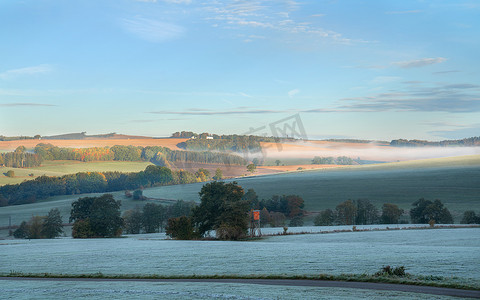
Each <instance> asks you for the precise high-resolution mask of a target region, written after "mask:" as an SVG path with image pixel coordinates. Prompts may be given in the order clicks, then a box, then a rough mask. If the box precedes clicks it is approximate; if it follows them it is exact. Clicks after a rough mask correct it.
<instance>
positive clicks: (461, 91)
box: [308, 84, 480, 113]
mask: <svg viewBox="0 0 480 300" xmlns="http://www.w3.org/2000/svg"><path fill="white" fill-rule="evenodd" d="M339 104H340V105H339V106H337V107H335V108H333V109H330V110H310V111H308V112H327V111H329V112H332V111H335V112H383V111H418V112H427V111H428V112H433V111H441V112H450V113H471V112H479V111H480V86H479V85H474V84H448V85H444V84H438V85H436V86H421V85H407V87H406V88H405V89H401V90H397V91H390V92H388V93H380V94H373V95H369V96H361V97H350V98H343V99H341V100H340V102H339Z"/></svg>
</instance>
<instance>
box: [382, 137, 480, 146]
mask: <svg viewBox="0 0 480 300" xmlns="http://www.w3.org/2000/svg"><path fill="white" fill-rule="evenodd" d="M478 145H480V136H475V137H470V138H464V139H460V140H444V141H439V142H431V141H424V140H406V139H398V140H392V141H391V142H390V146H394V147H425V146H437V147H438V146H440V147H447V146H478Z"/></svg>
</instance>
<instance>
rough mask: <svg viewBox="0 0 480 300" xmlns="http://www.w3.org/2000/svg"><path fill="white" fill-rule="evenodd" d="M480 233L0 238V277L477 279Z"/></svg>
mask: <svg viewBox="0 0 480 300" xmlns="http://www.w3.org/2000/svg"><path fill="white" fill-rule="evenodd" d="M479 236H480V229H479V228H465V229H435V230H395V231H367V232H345V233H335V234H309V235H289V236H276V237H269V238H266V239H264V240H260V241H255V242H223V241H174V240H164V236H163V235H161V234H158V235H140V236H130V237H128V238H123V239H84V240H75V239H71V238H62V239H55V240H3V241H1V242H0V252H1V253H2V255H1V257H0V260H1V263H0V273H9V272H10V271H16V272H25V273H43V272H49V273H68V274H80V273H96V272H102V273H104V274H161V275H191V274H197V275H214V274H234V275H249V274H256V275H263V274H286V275H296V274H307V275H315V274H319V273H326V274H341V273H364V272H367V273H374V272H376V271H378V270H379V268H380V267H382V266H384V265H394V266H399V265H404V266H405V267H406V269H407V272H409V273H412V274H416V275H438V276H445V277H452V276H457V277H460V278H465V279H471V280H480V272H479V271H478V261H479V260H480V239H479Z"/></svg>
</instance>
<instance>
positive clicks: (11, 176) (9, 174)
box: [5, 170, 15, 178]
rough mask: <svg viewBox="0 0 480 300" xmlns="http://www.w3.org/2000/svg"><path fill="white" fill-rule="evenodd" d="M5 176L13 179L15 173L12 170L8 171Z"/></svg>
mask: <svg viewBox="0 0 480 300" xmlns="http://www.w3.org/2000/svg"><path fill="white" fill-rule="evenodd" d="M5 176H7V177H10V178H14V177H15V172H14V171H13V170H8V171H7V173H5Z"/></svg>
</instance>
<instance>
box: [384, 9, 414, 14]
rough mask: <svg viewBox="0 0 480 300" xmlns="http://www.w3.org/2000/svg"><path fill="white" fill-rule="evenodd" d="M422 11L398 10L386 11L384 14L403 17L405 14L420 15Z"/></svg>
mask: <svg viewBox="0 0 480 300" xmlns="http://www.w3.org/2000/svg"><path fill="white" fill-rule="evenodd" d="M422 12H423V10H419V9H415V10H398V11H387V12H385V14H387V15H405V14H419V13H422Z"/></svg>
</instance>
